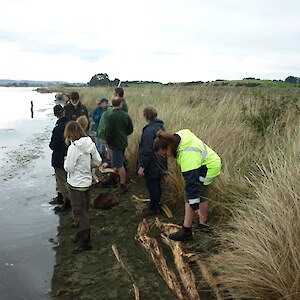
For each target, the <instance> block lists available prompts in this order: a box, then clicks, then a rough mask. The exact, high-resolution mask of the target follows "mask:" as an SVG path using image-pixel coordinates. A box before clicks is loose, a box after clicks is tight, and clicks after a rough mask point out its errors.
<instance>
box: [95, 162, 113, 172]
mask: <svg viewBox="0 0 300 300" xmlns="http://www.w3.org/2000/svg"><path fill="white" fill-rule="evenodd" d="M105 164H106V163H104V164H102V165H101V166H100V167H99V171H100V172H101V173H115V174H117V171H115V170H114V169H113V168H108V167H107V165H105Z"/></svg>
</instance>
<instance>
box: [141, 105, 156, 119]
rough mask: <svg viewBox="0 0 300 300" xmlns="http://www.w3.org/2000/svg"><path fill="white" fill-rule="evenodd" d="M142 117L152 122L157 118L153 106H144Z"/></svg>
mask: <svg viewBox="0 0 300 300" xmlns="http://www.w3.org/2000/svg"><path fill="white" fill-rule="evenodd" d="M143 116H144V117H145V118H146V120H148V121H152V120H154V119H155V118H156V117H157V111H156V109H155V108H154V107H153V106H146V107H145V108H144V111H143Z"/></svg>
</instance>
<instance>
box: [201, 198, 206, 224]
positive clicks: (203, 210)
mask: <svg viewBox="0 0 300 300" xmlns="http://www.w3.org/2000/svg"><path fill="white" fill-rule="evenodd" d="M207 214H208V202H207V201H203V202H200V206H199V223H200V224H206V222H207Z"/></svg>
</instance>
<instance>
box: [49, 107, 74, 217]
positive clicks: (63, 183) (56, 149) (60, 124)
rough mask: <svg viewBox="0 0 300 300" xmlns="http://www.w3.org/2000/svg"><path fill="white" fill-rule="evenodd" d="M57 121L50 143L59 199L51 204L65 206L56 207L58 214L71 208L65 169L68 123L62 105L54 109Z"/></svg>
mask: <svg viewBox="0 0 300 300" xmlns="http://www.w3.org/2000/svg"><path fill="white" fill-rule="evenodd" d="M53 112H54V115H55V117H57V121H56V124H55V127H54V128H53V131H52V136H51V140H50V143H49V147H50V149H51V150H52V151H53V152H52V158H51V165H52V167H53V168H54V173H55V179H56V186H57V190H58V192H57V197H56V198H54V199H53V200H52V201H50V202H49V203H50V204H63V205H62V206H56V207H55V208H54V210H55V211H56V212H60V211H64V210H66V209H68V208H69V207H70V200H69V199H70V197H69V192H68V188H67V173H66V171H65V169H64V157H65V156H66V155H67V150H68V146H67V145H66V144H65V141H64V130H65V127H66V124H67V123H68V120H67V118H66V117H65V113H64V108H63V107H62V106H61V105H55V106H54V108H53Z"/></svg>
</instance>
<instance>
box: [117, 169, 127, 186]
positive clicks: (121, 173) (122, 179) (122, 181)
mask: <svg viewBox="0 0 300 300" xmlns="http://www.w3.org/2000/svg"><path fill="white" fill-rule="evenodd" d="M118 173H119V176H120V184H126V170H125V168H124V167H121V168H118Z"/></svg>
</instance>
